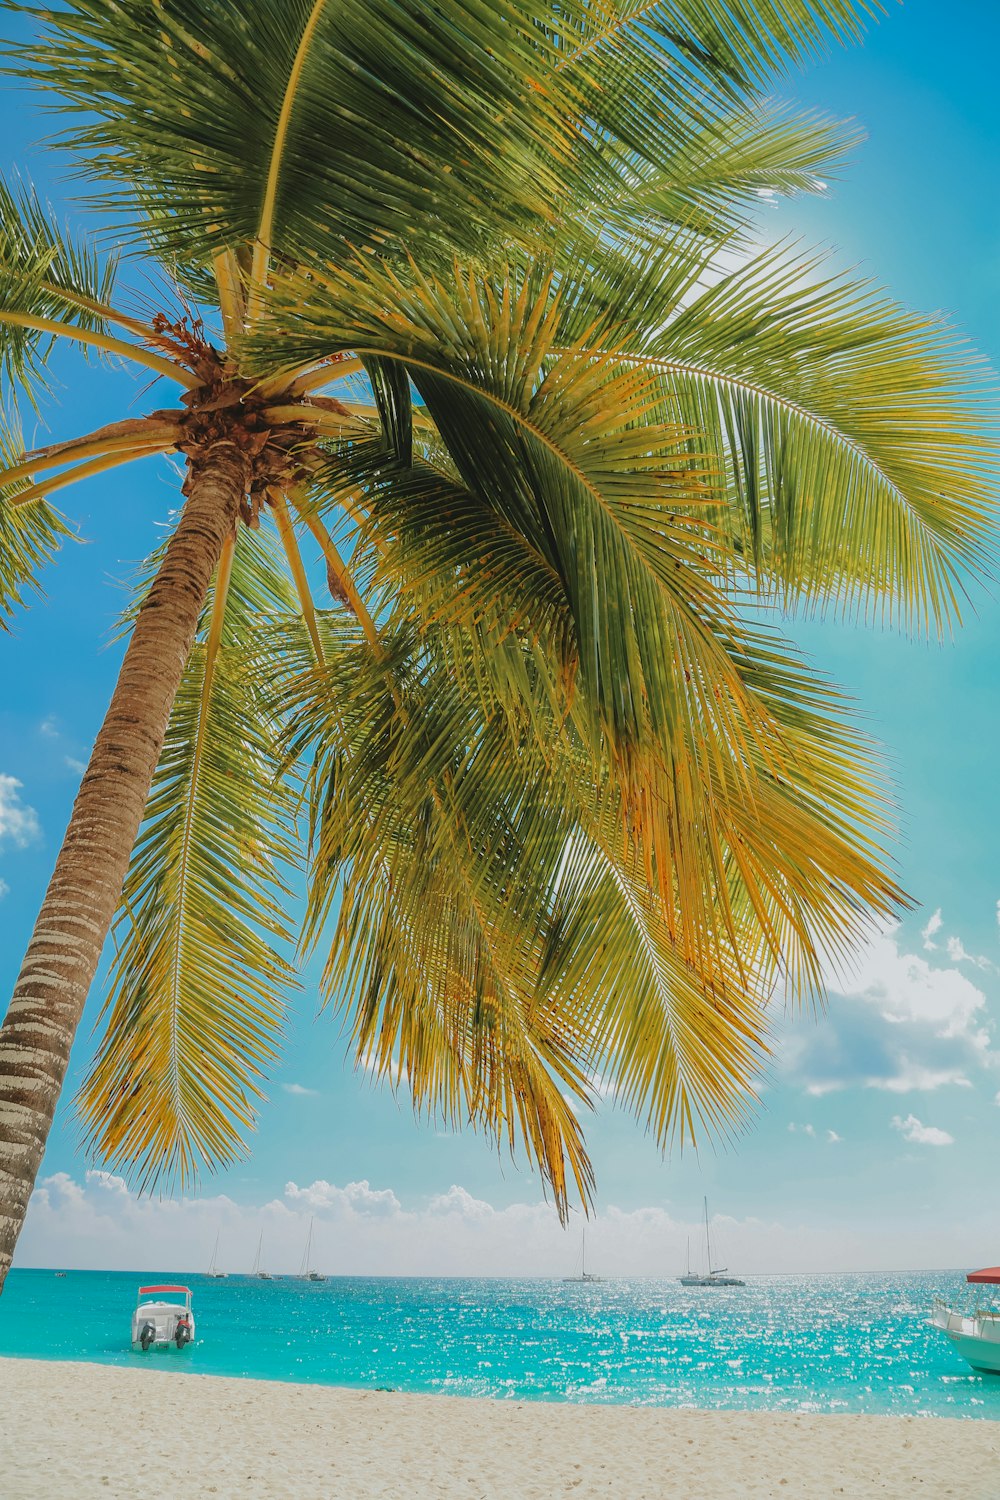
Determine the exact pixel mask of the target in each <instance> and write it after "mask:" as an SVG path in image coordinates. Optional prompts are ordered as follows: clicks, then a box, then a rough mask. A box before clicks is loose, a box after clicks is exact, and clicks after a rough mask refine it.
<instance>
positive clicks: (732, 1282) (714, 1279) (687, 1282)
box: [678, 1276, 746, 1286]
mask: <svg viewBox="0 0 1000 1500" xmlns="http://www.w3.org/2000/svg"><path fill="white" fill-rule="evenodd" d="M678 1280H679V1281H680V1284H681V1286H746V1282H745V1281H740V1279H739V1277H738V1276H680V1277H678Z"/></svg>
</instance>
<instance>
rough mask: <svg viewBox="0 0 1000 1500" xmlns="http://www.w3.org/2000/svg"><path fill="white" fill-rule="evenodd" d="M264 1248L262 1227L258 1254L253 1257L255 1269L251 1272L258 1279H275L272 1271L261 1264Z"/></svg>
mask: <svg viewBox="0 0 1000 1500" xmlns="http://www.w3.org/2000/svg"><path fill="white" fill-rule="evenodd" d="M263 1248H264V1231H263V1229H262V1230H261V1232H260V1239H259V1240H258V1241H257V1254H256V1255H255V1256H254V1258H253V1271H252V1272H251V1273H250V1274H251V1275H252V1276H256V1278H257V1280H258V1281H273V1280H274V1277H273V1276H272V1275H271V1273H270V1271H265V1270H263V1269H262V1267H261V1264H260V1254H261V1251H262V1250H263Z"/></svg>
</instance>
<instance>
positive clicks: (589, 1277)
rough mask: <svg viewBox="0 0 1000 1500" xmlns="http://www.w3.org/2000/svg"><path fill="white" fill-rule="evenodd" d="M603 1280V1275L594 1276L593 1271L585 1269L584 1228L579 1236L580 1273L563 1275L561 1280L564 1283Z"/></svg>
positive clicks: (585, 1243)
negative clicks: (577, 1274)
mask: <svg viewBox="0 0 1000 1500" xmlns="http://www.w3.org/2000/svg"><path fill="white" fill-rule="evenodd" d="M603 1280H604V1277H603V1276H595V1275H594V1273H593V1271H588V1270H587V1231H586V1230H585V1229H584V1230H583V1231H582V1233H581V1236H580V1274H579V1276H564V1277H563V1281H564V1282H566V1283H569V1282H571V1281H575V1282H578V1283H579V1282H582V1281H587V1282H590V1283H591V1284H593V1283H596V1282H601V1281H603Z"/></svg>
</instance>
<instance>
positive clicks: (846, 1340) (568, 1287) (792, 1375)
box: [0, 1270, 1000, 1419]
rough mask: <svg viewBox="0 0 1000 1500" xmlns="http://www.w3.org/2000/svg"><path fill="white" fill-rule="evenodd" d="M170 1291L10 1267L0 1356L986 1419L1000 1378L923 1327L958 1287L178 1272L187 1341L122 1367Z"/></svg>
mask: <svg viewBox="0 0 1000 1500" xmlns="http://www.w3.org/2000/svg"><path fill="white" fill-rule="evenodd" d="M176 1279H177V1277H176V1275H175V1274H165V1275H163V1276H160V1275H156V1276H153V1275H144V1276H140V1275H139V1274H138V1273H136V1274H126V1273H122V1272H98V1271H70V1272H68V1273H67V1274H66V1275H65V1276H64V1277H56V1276H54V1275H53V1273H52V1272H51V1271H20V1270H15V1271H12V1272H11V1274H10V1277H9V1278H8V1281H7V1288H6V1291H5V1293H4V1295H3V1297H2V1298H0V1354H4V1355H22V1356H30V1357H32V1358H36V1359H38V1358H41V1359H79V1360H94V1361H98V1362H100V1363H104V1364H117V1365H124V1366H131V1367H134V1368H136V1369H140V1368H142V1367H143V1366H144V1365H149V1364H155V1366H156V1367H157V1368H158V1369H169V1370H171V1371H174V1372H176V1373H177V1375H178V1376H183V1375H184V1374H186V1373H198V1374H203V1375H237V1376H254V1377H257V1378H259V1379H265V1380H298V1381H315V1382H320V1383H324V1384H331V1385H346V1386H355V1387H367V1388H375V1387H387V1386H388V1387H391V1388H393V1389H396V1390H406V1391H430V1392H438V1393H444V1394H448V1395H455V1396H491V1397H498V1398H503V1399H517V1400H546V1401H551V1400H556V1401H581V1402H585V1401H589V1402H606V1403H620V1404H626V1403H629V1404H634V1405H640V1406H696V1407H705V1408H736V1409H748V1408H749V1409H766V1410H771V1411H831V1412H835V1411H841V1412H844V1411H853V1412H893V1413H899V1414H902V1413H914V1414H918V1413H919V1414H930V1415H939V1416H950V1417H959V1416H963V1417H992V1418H998V1419H1000V1376H989V1375H979V1374H976V1373H974V1372H973V1371H972V1370H971V1369H969V1368H968V1366H967V1365H965V1363H964V1362H963V1361H962V1360H961V1359H959V1357H958V1356H957V1355H956V1354H955V1353H954V1351H953V1350H952V1348H951V1345H950V1344H949V1342H948V1340H947V1339H946V1338H945V1337H944V1335H943V1334H941V1333H939V1332H938V1331H937V1330H935V1329H933V1328H931V1327H930V1326H929V1324H928V1321H927V1319H928V1314H929V1311H930V1308H931V1304H932V1301H933V1298H934V1295H935V1293H936V1292H940V1293H942V1294H944V1295H946V1296H948V1297H949V1299H950V1300H955V1299H959V1300H961V1301H962V1302H963V1304H964V1299H965V1293H966V1288H965V1284H964V1278H963V1277H962V1276H961V1275H960V1274H959V1273H957V1272H955V1273H949V1272H919V1273H907V1274H902V1275H894V1276H884V1275H880V1276H781V1277H758V1278H751V1279H750V1280H749V1281H748V1283H747V1285H746V1286H745V1287H734V1288H731V1289H725V1290H723V1289H721V1288H719V1289H715V1290H698V1289H694V1288H691V1289H688V1288H684V1287H681V1286H680V1285H678V1283H677V1282H676V1281H615V1280H612V1281H605V1282H602V1283H592V1284H588V1285H581V1284H579V1283H576V1284H574V1283H565V1282H560V1281H547V1280H546V1281H543V1280H530V1281H529V1280H523V1281H499V1280H453V1279H419V1278H414V1279H388V1278H375V1277H333V1278H331V1279H330V1280H329V1281H327V1282H324V1283H320V1284H311V1283H308V1282H302V1281H299V1280H295V1279H292V1278H281V1279H277V1280H275V1281H271V1282H266V1281H256V1280H253V1279H251V1278H250V1277H242V1276H231V1277H229V1278H228V1280H225V1281H211V1280H209V1279H207V1278H206V1277H203V1276H194V1277H184V1276H182V1277H180V1278H179V1279H180V1280H181V1281H182V1282H185V1283H186V1284H187V1285H188V1286H190V1287H191V1288H192V1290H193V1292H194V1307H195V1315H196V1318H197V1334H198V1337H197V1341H196V1343H195V1344H194V1345H193V1346H192V1347H190V1348H188V1349H186V1350H184V1351H183V1352H181V1353H177V1352H176V1351H174V1350H170V1351H169V1352H166V1353H156V1352H151V1353H149V1354H147V1355H142V1354H136V1353H133V1352H132V1350H131V1348H130V1345H129V1332H130V1322H131V1315H132V1310H133V1307H134V1305H135V1298H136V1292H137V1289H138V1287H139V1285H140V1284H141V1283H145V1284H148V1283H155V1282H157V1281H160V1280H166V1281H173V1280H176Z"/></svg>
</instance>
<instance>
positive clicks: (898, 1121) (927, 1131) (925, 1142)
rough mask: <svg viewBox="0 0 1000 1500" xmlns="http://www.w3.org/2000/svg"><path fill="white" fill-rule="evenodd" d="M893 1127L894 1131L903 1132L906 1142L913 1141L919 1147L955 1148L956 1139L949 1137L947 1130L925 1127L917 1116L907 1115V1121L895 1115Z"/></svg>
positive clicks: (931, 1126) (933, 1126)
mask: <svg viewBox="0 0 1000 1500" xmlns="http://www.w3.org/2000/svg"><path fill="white" fill-rule="evenodd" d="M892 1126H893V1129H894V1130H899V1131H901V1132H902V1135H903V1139H904V1140H907V1141H913V1142H914V1144H915V1145H917V1146H953V1145H954V1144H955V1137H954V1136H953V1135H949V1134H948V1132H947V1130H939V1129H938V1128H937V1126H936V1125H924V1124H922V1123H921V1122H920V1120H918V1119H917V1117H916V1115H907V1117H906V1119H905V1120H904V1119H902V1118H901V1116H899V1115H893V1117H892Z"/></svg>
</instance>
